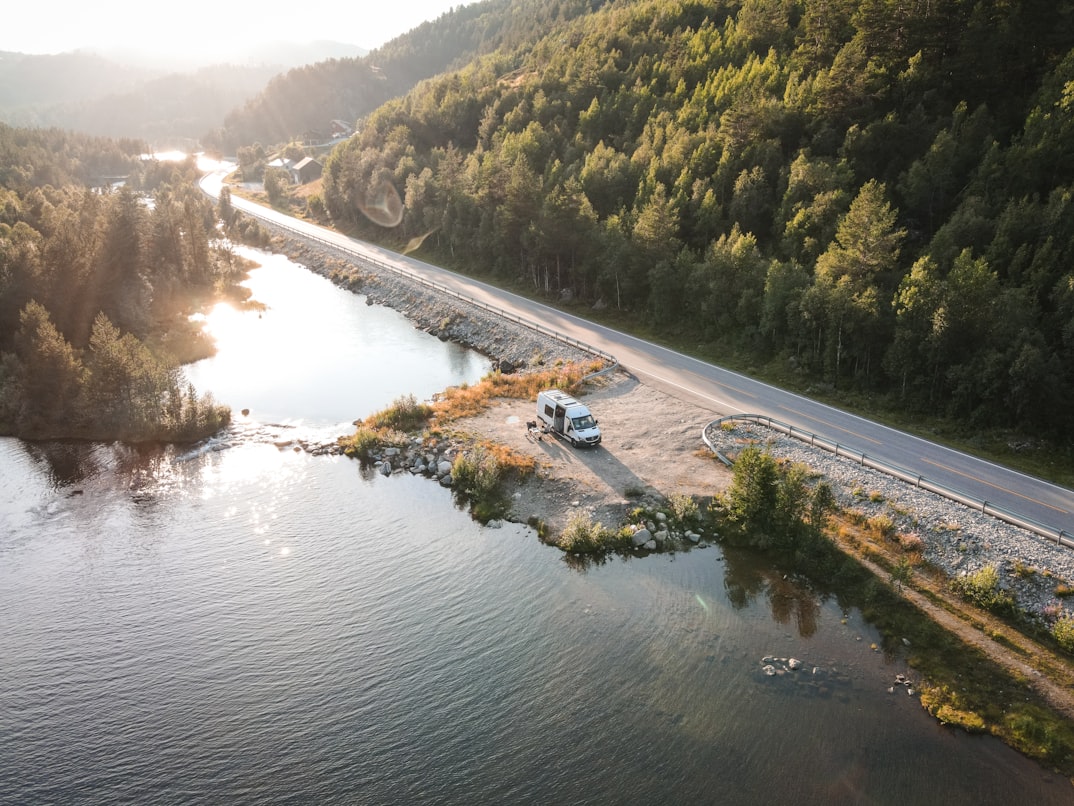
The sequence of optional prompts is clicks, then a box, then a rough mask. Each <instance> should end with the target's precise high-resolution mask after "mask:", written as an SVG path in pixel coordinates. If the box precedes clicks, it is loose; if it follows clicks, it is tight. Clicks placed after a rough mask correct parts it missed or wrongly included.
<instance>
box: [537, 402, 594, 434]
mask: <svg viewBox="0 0 1074 806" xmlns="http://www.w3.org/2000/svg"><path fill="white" fill-rule="evenodd" d="M537 419H538V420H539V421H540V422H541V423H542V424H543V425H544V427H545V430H547V431H550V432H551V433H553V434H555V435H556V436H558V437H562V438H563V439H566V440H569V441H570V443H571V445H599V444H600V429H599V428H597V421H596V420H595V419H593V415H592V414H591V413H590V411H589V409H588V408H586V407H585V406H584V405H582V404H581V403H579V402H578V401H577V400H575V399H574V398H573V397H571V396H570V395H568V394H567V393H566V392H563V391H561V390H559V389H546V390H545V391H543V392H539V393H538V394H537Z"/></svg>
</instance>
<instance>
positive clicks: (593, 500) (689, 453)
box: [453, 370, 731, 533]
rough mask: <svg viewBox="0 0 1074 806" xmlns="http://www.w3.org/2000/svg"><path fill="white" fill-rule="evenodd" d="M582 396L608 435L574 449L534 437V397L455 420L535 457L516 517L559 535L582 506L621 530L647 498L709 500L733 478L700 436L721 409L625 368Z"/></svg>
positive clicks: (551, 439) (498, 403)
mask: <svg viewBox="0 0 1074 806" xmlns="http://www.w3.org/2000/svg"><path fill="white" fill-rule="evenodd" d="M578 399H579V400H580V401H581V402H583V403H585V404H586V405H587V406H589V408H590V410H591V411H592V412H593V416H594V417H596V418H597V421H598V422H599V424H600V430H601V434H602V437H603V441H602V443H601V444H600V445H599V446H597V447H595V448H572V447H571V445H570V443H568V442H565V441H563V440H559V439H556V438H555V437H552V436H551V435H547V434H546V435H545V436H544V437H543V438H542V439H540V440H536V439H533V438H532V437H530V436H529V435H528V434H529V432H528V430H527V428H526V423H527V422H528V421H530V420H534V419H535V418H536V412H535V410H534V403H533V402H532V401H525V400H505V399H501V400H498V401H496V402H495V403H494V404H493V406H492V407H491V408H490V409H488V410H487V411H486V412H484V413H483V414H481V415H479V416H477V417H471V418H467V419H463V420H459V421H457V422H455V423H454V424H453V426H454V427H455V428H456V429H457V430H459V431H463V432H467V433H469V434H472V435H473V436H474V437H475V438H478V439H487V440H490V441H492V442H497V443H501V444H504V445H507V446H509V447H511V448H513V449H514V450H516V451H519V452H520V453H525V454H528V455H530V456H533V457H534V458H535V459H536V460H537V462H538V471H537V473H536V474H535V475H534V477H532V478H530V479H528V480H526V481H524V482H523V483H522V484H521V485H520V486H519V488H518V489H517V490H515V491H514V504H513V506H512V516H513V517H515V518H517V519H518V520H520V521H526V520H528V519H529V518H530V517H536V518H539V519H540V520H542V521H544V522H545V523H546V524H547V525H548V526H549V527H550V529H551V530H552V532H553V533H554V532H557V531H561V530H562V528H563V527H564V526H565V525H566V524H567V521H568V520H569V519H570V517H571V515H572V514H573V513H574V512H576V511H578V510H579V509H581V510H584V511H585V512H586V513H588V514H589V516H590V517H591V518H592V519H593V520H597V521H600V522H601V523H603V524H604V525H605V526H608V527H611V528H615V527H617V526H619V525H621V524H622V522H623V521H624V520H625V519H626V514H627V512H628V511H629V510H630V509H632V508H633V507H635V506H638V504H639V503H641V502H642V501H652V502H658V501H660V500H661V499H663V498H665V497H667V496H670V495H672V494H674V493H685V494H689V495H692V496H695V497H697V498H702V499H704V498H707V497H711V496H714V495H716V494H717V493H719V492H720V491H722V490H723V489H725V488H726V486H727V485H728V483H729V482H730V479H731V474H730V471H728V470H727V469H726V468H725V467H724V466H723V465H721V464H720V463H719V462H718V461H716V460H715V458H714V457H713V456H712V454H711V452H710V451H709V449H708V448H707V447H706V446H705V443H704V442H703V441H702V439H701V431H702V429H703V428H704V427H705V425H706V424H707V423H709V422H710V421H712V420H714V419H716V418H717V417H719V416H720V414H719V413H718V412H715V411H713V410H710V409H704V408H700V407H697V406H694V405H691V404H688V403H684V402H683V401H681V400H677V399H674V398H670V397H669V396H668V395H666V394H664V393H662V392H659V391H656V390H655V389H652V388H650V387H647V386H644V385H643V384H641V383H639V382H638V381H637V380H635V379H634V378H632V377H630V376H629V375H627V374H626V373H625V372H623V371H621V370H620V371H617V372H615V373H612V374H610V375H609V376H606V377H602V378H597V379H595V380H594V381H591V382H589V383H588V384H587V385H586V387H585V389H584V390H583V392H582V393H580V394H578Z"/></svg>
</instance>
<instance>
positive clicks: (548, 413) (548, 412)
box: [544, 403, 556, 417]
mask: <svg viewBox="0 0 1074 806" xmlns="http://www.w3.org/2000/svg"><path fill="white" fill-rule="evenodd" d="M544 416H545V417H555V416H556V410H555V409H554V408H553V407H552V406H549V405H548V404H547V403H545V404H544Z"/></svg>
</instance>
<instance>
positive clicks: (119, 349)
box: [0, 124, 237, 441]
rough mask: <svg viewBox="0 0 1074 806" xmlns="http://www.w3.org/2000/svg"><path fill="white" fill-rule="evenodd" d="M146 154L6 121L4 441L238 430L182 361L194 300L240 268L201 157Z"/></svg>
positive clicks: (1, 315) (0, 274) (0, 155)
mask: <svg viewBox="0 0 1074 806" xmlns="http://www.w3.org/2000/svg"><path fill="white" fill-rule="evenodd" d="M144 149H145V144H144V143H139V142H137V141H126V142H116V141H111V140H104V139H99V138H93V137H89V136H87V135H76V134H72V133H69V132H62V131H59V130H43V129H41V130H24V129H13V128H10V127H7V126H4V125H2V124H0V433H5V434H15V435H18V436H23V437H30V438H45V437H48V438H54V437H80V438H92V439H124V440H130V441H143V440H174V441H182V440H192V439H197V438H200V437H202V436H205V435H206V434H208V433H212V432H213V431H215V430H217V429H218V428H219V427H220V426H221V425H222V424H224V423H226V422H227V419H228V412H227V410H226V409H221V408H220V407H218V406H216V405H214V404H213V402H212V399H211V397H209V396H199V395H198V394H197V392H196V391H195V390H194V389H193V387H191V386H190V385H189V384H187V383H186V382H185V381H184V379H183V375H182V372H181V371H180V369H179V367H178V356H179V354H180V353H181V352H182V351H183V350H186V349H189V339H190V338H191V337H195V338H196V334H192V333H191V331H190V327H189V325H188V324H187V322H188V320H187V316H186V314H187V312H188V310H189V304H190V298H191V294H196V293H199V292H200V293H205V294H208V293H209V292H211V291H212V290H213V289H214V287H216V286H217V284H219V283H222V282H226V281H227V280H228V279H229V278H231V277H232V276H234V273H235V271H236V269H237V267H236V266H235V265H234V263H233V262H232V261H231V260H230V259H229V258H230V255H229V254H228V253H227V252H225V251H220V250H218V249H215V248H213V247H212V246H211V242H210V236H211V235H212V234H213V233H214V232H215V227H216V212H215V210H214V208H213V205H212V204H211V203H209V202H208V200H206V199H205V198H204V196H203V195H202V194H201V192H200V191H199V190H198V188H197V186H196V184H195V183H194V179H196V177H197V176H198V173H197V169H196V166H195V164H194V162H193V161H192V160H188V161H187V162H186V163H182V164H167V163H160V162H155V161H145V160H143V159H141V158H140V156H139V155H141V154H142V153H143V151H144ZM105 176H107V177H113V178H114V177H119V176H125V177H127V179H126V183H125V184H124V185H123V186H122V187H120V188H118V189H110V188H109V186H107V185H106V186H104V187H101V186H99V185H100V178H101V177H105ZM94 185H98V186H97V187H94Z"/></svg>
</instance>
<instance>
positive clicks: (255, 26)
mask: <svg viewBox="0 0 1074 806" xmlns="http://www.w3.org/2000/svg"><path fill="white" fill-rule="evenodd" d="M465 5H469V4H468V3H459V2H452V0H398V1H397V2H393V3H355V2H335V1H334V0H328V2H325V3H318V4H316V5H315V6H304V5H302V4H295V3H282V2H278V1H276V0H268V2H262V3H259V4H257V5H252V4H245V3H243V4H232V3H219V2H209V0H186V2H183V3H181V4H178V5H177V6H174V7H173V8H174V10H173V11H170V12H169V11H167V10H163V9H161V8H159V7H154V6H152V5H147V4H145V3H135V2H132V1H131V0H103V1H102V2H98V3H84V2H72V0H61V2H58V3H22V4H19V6H18V7H17V8H16V9H14V10H9V11H8V12H7V15H6V16H7V18H8V19H7V22H6V24H5V25H4V26H2V27H0V51H14V52H18V53H63V52H66V51H71V50H78V49H98V48H99V49H128V48H130V49H146V48H149V49H152V50H154V51H157V52H167V53H176V54H187V55H201V54H205V53H213V54H221V56H225V57H226V54H227V52H228V48H229V46H235V45H238V44H239V43H241V44H242V45H244V46H249V45H254V44H258V43H263V42H279V41H285V42H310V41H314V40H332V41H336V42H343V43H347V44H352V45H358V46H360V47H362V48H366V49H369V50H372V49H374V48H377V47H379V46H381V45H383V44H384V43H385V42H388V41H390V40H391V39H393V38H395V37H396V36H399V35H400V34H403V33H405V32H407V31H409V30H411V29H412V28H415V27H417V26H418V25H420V24H421V23H422V22H425V21H426V20H433V19H436V18H437V17H439V16H440V15H441V14H443V13H445V12H446V11H448V10H450V9H451V8H453V7H461V6H465ZM165 8H166V7H165Z"/></svg>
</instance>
